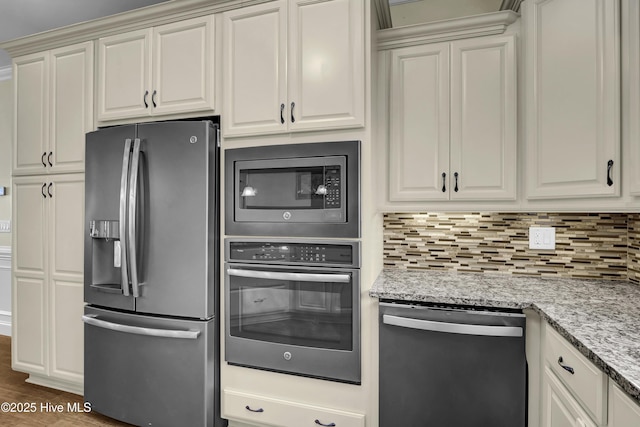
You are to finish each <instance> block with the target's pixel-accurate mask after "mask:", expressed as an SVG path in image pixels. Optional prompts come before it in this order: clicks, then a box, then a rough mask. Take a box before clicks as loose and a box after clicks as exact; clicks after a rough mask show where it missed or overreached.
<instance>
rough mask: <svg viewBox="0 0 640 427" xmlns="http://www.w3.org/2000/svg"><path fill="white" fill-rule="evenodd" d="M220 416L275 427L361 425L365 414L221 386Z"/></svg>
mask: <svg viewBox="0 0 640 427" xmlns="http://www.w3.org/2000/svg"><path fill="white" fill-rule="evenodd" d="M222 416H223V417H224V418H228V419H229V420H232V421H242V422H249V423H252V424H258V425H268V426H277V427H301V426H309V427H312V426H315V427H317V426H340V427H364V426H365V416H364V415H363V414H357V413H353V412H346V411H341V410H337V409H329V408H323V407H318V406H313V405H308V404H302V403H298V402H290V401H286V400H281V399H274V398H271V397H265V396H260V395H255V394H251V393H245V392H242V391H237V390H230V389H225V390H224V391H223V396H222Z"/></svg>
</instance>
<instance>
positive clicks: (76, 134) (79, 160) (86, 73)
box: [47, 42, 94, 173]
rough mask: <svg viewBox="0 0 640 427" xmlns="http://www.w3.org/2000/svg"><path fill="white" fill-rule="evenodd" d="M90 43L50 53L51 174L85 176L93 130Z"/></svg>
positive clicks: (91, 46) (91, 51)
mask: <svg viewBox="0 0 640 427" xmlns="http://www.w3.org/2000/svg"><path fill="white" fill-rule="evenodd" d="M93 62H94V57H93V42H86V43H80V44H77V45H73V46H70V47H64V48H60V49H55V50H52V51H51V122H50V123H51V126H50V135H51V136H50V139H49V142H50V144H49V153H51V155H50V156H49V155H48V156H47V163H48V164H49V162H51V163H50V165H52V166H51V167H50V172H55V173H59V172H84V145H85V139H84V138H85V134H86V133H87V132H90V131H92V130H93Z"/></svg>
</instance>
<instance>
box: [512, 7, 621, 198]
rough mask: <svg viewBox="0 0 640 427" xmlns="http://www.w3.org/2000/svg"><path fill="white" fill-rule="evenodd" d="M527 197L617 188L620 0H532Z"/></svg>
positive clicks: (527, 13) (597, 193)
mask: <svg viewBox="0 0 640 427" xmlns="http://www.w3.org/2000/svg"><path fill="white" fill-rule="evenodd" d="M522 17H523V30H524V49H525V100H526V102H525V143H526V159H527V171H526V182H527V184H526V187H527V197H528V198H529V199H559V198H577V197H582V198H584V197H601V196H618V195H620V176H621V174H620V169H621V167H620V58H619V49H620V47H619V33H620V25H619V1H618V0H528V1H526V2H524V3H523V8H522Z"/></svg>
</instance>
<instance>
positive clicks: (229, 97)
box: [222, 0, 289, 136]
mask: <svg viewBox="0 0 640 427" xmlns="http://www.w3.org/2000/svg"><path fill="white" fill-rule="evenodd" d="M286 18H287V8H286V1H285V0H279V1H274V2H269V3H265V4H261V5H257V6H253V7H248V8H241V9H236V10H233V11H230V12H226V13H224V14H223V17H222V19H223V32H224V47H223V67H224V71H223V76H224V82H225V96H224V114H222V120H223V126H222V131H223V132H224V135H225V136H240V135H250V134H268V133H277V132H284V131H286V130H287V128H288V125H287V124H288V122H289V120H288V118H285V116H287V117H288V111H289V110H288V107H287V74H286V67H287V62H286V61H287V52H286V45H287V21H286Z"/></svg>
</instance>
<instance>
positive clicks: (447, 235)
mask: <svg viewBox="0 0 640 427" xmlns="http://www.w3.org/2000/svg"><path fill="white" fill-rule="evenodd" d="M532 226H533V227H555V229H556V249H555V250H537V249H536V250H534V249H529V227H532ZM384 266H385V268H404V269H436V270H457V271H468V272H469V271H470V272H485V271H487V272H489V271H490V272H498V273H506V274H520V275H529V276H556V277H558V276H561V277H580V278H594V279H612V280H627V279H628V280H631V281H633V282H635V283H640V214H635V213H634V214H627V213H484V212H482V213H387V214H385V215H384Z"/></svg>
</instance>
